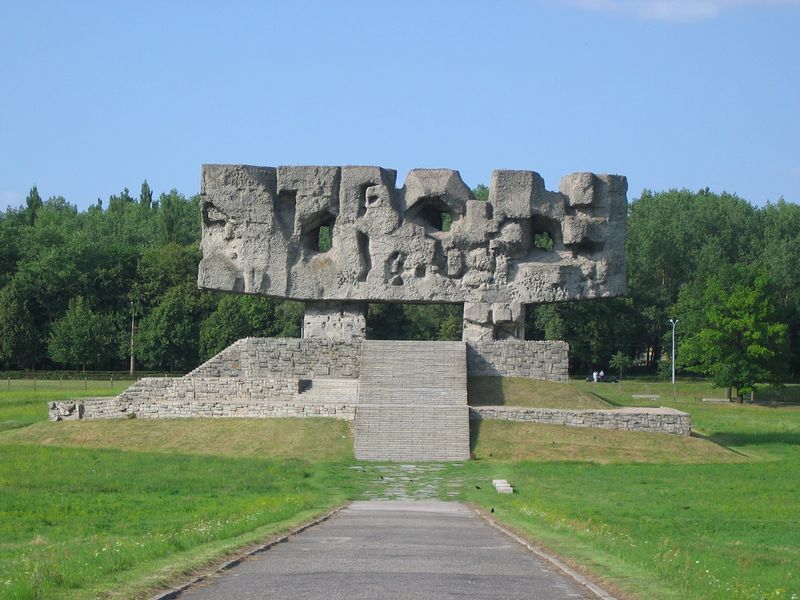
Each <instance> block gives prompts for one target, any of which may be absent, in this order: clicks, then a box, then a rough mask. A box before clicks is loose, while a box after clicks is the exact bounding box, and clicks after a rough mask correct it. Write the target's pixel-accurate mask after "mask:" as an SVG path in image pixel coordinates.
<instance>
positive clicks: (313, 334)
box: [303, 300, 367, 342]
mask: <svg viewBox="0 0 800 600" xmlns="http://www.w3.org/2000/svg"><path fill="white" fill-rule="evenodd" d="M303 337H304V338H324V339H328V340H339V341H347V342H349V341H353V340H363V339H364V338H366V337H367V304H366V303H365V302H338V301H334V302H329V301H325V300H319V301H308V302H306V303H305V314H304V315H303Z"/></svg>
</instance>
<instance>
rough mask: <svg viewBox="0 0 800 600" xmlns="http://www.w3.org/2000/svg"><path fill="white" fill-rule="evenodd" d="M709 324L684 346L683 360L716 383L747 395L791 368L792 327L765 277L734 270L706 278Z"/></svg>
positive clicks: (687, 365) (690, 367)
mask: <svg viewBox="0 0 800 600" xmlns="http://www.w3.org/2000/svg"><path fill="white" fill-rule="evenodd" d="M705 307H706V310H705V319H706V323H705V325H704V326H703V327H702V328H701V329H700V330H699V331H698V332H697V333H695V334H691V335H690V336H689V337H688V338H687V339H686V340H685V341H684V342H683V346H682V351H681V354H680V355H679V356H680V362H681V364H682V365H683V366H685V367H686V368H689V369H692V370H696V371H699V372H700V373H703V374H705V375H709V376H710V377H711V379H712V381H713V382H714V384H715V385H717V386H720V387H734V388H736V389H737V392H738V395H739V398H740V400H741V397H742V394H743V393H748V392H750V391H752V390H753V389H755V387H756V385H757V384H759V383H768V382H775V381H780V380H781V379H782V378H784V377H786V375H787V370H788V337H787V333H788V326H787V324H786V322H785V320H784V318H783V315H782V314H781V309H780V305H779V303H778V294H777V291H776V289H775V286H774V285H773V283H772V281H771V280H770V279H769V277H768V276H767V275H766V274H755V273H753V272H752V271H749V272H748V270H747V269H745V268H741V267H736V268H731V269H728V270H726V271H724V272H722V273H721V274H720V275H716V276H713V277H711V278H710V279H709V280H708V283H707V286H706V291H705Z"/></svg>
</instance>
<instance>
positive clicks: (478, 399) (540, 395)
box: [467, 377, 613, 408]
mask: <svg viewBox="0 0 800 600" xmlns="http://www.w3.org/2000/svg"><path fill="white" fill-rule="evenodd" d="M467 393H468V396H469V404H470V405H471V406H500V405H507V406H528V407H533V408H613V406H612V405H610V404H608V403H607V402H605V401H603V400H602V399H601V398H599V397H597V396H596V395H594V394H592V393H591V392H589V391H583V390H578V389H575V388H574V387H572V386H569V385H567V384H564V383H557V382H554V381H537V380H534V379H524V378H522V377H470V378H469V380H468V385H467Z"/></svg>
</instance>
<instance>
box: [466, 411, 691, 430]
mask: <svg viewBox="0 0 800 600" xmlns="http://www.w3.org/2000/svg"><path fill="white" fill-rule="evenodd" d="M469 416H470V419H477V420H481V419H498V420H504V421H519V422H522V423H540V424H544V425H568V426H570V427H589V428H594V429H622V430H626V431H646V432H656V433H671V434H675V435H689V434H691V432H692V421H691V416H690V415H689V414H688V413H685V412H681V411H679V410H675V409H674V408H664V407H661V408H620V409H611V410H565V409H556V408H524V407H519V406H476V407H470V410H469Z"/></svg>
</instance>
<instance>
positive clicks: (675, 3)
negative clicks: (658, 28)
mask: <svg viewBox="0 0 800 600" xmlns="http://www.w3.org/2000/svg"><path fill="white" fill-rule="evenodd" d="M564 2H566V3H567V4H569V5H571V6H575V7H577V8H581V9H584V10H591V11H596V12H605V13H611V14H618V15H621V16H627V17H634V18H637V19H642V20H646V21H673V22H686V21H701V20H704V19H712V18H714V17H717V16H719V15H720V14H722V13H723V12H725V11H728V10H730V9H734V8H737V7H743V6H750V7H753V8H765V7H768V6H800V0H564Z"/></svg>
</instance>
